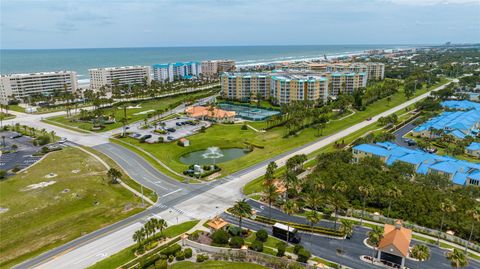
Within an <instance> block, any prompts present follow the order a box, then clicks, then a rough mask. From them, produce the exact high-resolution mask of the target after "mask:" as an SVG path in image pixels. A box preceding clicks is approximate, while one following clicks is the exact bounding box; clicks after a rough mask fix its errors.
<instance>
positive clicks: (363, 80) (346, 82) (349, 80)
mask: <svg viewBox="0 0 480 269" xmlns="http://www.w3.org/2000/svg"><path fill="white" fill-rule="evenodd" d="M325 76H326V77H327V79H328V82H329V86H328V91H329V94H330V95H333V96H337V95H339V94H352V93H354V92H355V91H356V90H358V89H359V88H361V87H366V86H367V77H368V75H367V73H355V72H333V73H326V74H325Z"/></svg>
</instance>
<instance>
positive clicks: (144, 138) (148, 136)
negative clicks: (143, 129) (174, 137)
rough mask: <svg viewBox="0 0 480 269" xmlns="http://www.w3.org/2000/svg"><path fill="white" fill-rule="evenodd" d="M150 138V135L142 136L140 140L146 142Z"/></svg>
mask: <svg viewBox="0 0 480 269" xmlns="http://www.w3.org/2000/svg"><path fill="white" fill-rule="evenodd" d="M151 137H152V135H150V134H147V135H144V136H142V138H141V139H143V140H147V139H149V138H151Z"/></svg>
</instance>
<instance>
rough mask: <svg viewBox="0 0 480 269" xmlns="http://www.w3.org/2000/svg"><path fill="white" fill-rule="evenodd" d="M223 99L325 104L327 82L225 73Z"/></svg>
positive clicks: (312, 78)
mask: <svg viewBox="0 0 480 269" xmlns="http://www.w3.org/2000/svg"><path fill="white" fill-rule="evenodd" d="M221 86H222V95H223V97H225V98H227V99H232V100H240V101H251V100H257V99H259V98H260V99H263V100H269V99H270V100H272V101H273V102H274V103H276V104H289V103H291V102H294V101H307V100H308V101H314V102H322V103H323V102H326V101H327V98H328V81H327V79H326V78H325V77H321V76H318V75H317V76H313V75H307V74H293V73H282V72H276V73H268V74H267V73H224V74H223V75H222V76H221Z"/></svg>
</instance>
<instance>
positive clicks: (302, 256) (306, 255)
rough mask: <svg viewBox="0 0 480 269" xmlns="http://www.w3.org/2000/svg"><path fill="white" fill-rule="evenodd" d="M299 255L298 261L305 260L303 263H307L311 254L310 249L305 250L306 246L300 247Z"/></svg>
mask: <svg viewBox="0 0 480 269" xmlns="http://www.w3.org/2000/svg"><path fill="white" fill-rule="evenodd" d="M297 255H298V258H297V261H298V262H303V263H306V262H307V261H308V259H310V256H311V254H310V251H308V250H305V249H304V248H302V249H300V250H299V251H298V254H297Z"/></svg>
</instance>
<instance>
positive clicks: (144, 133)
mask: <svg viewBox="0 0 480 269" xmlns="http://www.w3.org/2000/svg"><path fill="white" fill-rule="evenodd" d="M210 124H211V123H210V122H207V121H197V120H195V119H194V118H190V117H177V118H175V119H170V120H166V121H162V122H161V123H159V124H157V130H163V131H165V133H164V134H161V133H158V132H154V130H155V127H154V126H151V127H149V128H146V129H142V126H143V123H137V124H136V125H135V126H130V129H129V130H128V131H129V132H130V133H131V134H130V137H133V138H135V139H141V138H142V137H148V136H150V137H148V138H147V139H145V142H146V143H156V142H158V138H159V137H162V138H163V141H164V142H171V141H176V140H178V139H180V138H182V137H187V136H189V135H193V134H195V133H197V132H198V131H200V129H201V128H202V127H205V128H207V127H209V126H210Z"/></svg>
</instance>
